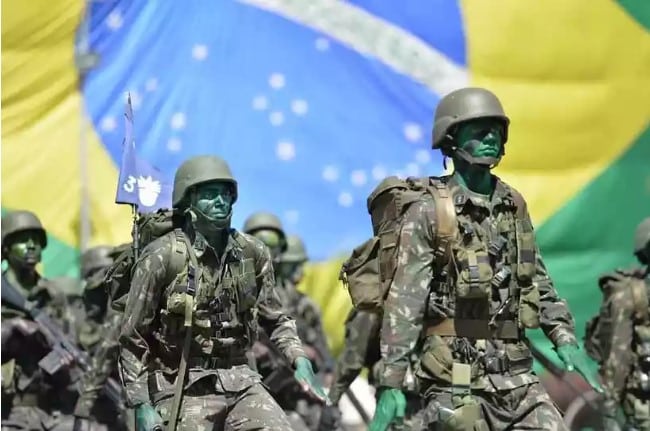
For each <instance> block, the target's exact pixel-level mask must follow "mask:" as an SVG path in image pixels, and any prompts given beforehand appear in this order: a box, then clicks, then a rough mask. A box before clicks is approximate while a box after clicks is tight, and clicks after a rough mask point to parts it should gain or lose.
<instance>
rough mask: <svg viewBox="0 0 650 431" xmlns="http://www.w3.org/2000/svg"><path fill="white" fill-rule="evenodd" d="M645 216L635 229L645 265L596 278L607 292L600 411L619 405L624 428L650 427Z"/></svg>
mask: <svg viewBox="0 0 650 431" xmlns="http://www.w3.org/2000/svg"><path fill="white" fill-rule="evenodd" d="M649 244H650V218H649V219H647V220H646V221H645V224H643V223H642V224H641V225H640V226H639V228H638V229H637V247H636V250H635V251H636V253H637V255H638V256H639V258H640V260H641V261H642V263H645V265H646V266H645V267H643V268H639V269H637V270H634V271H617V272H615V273H614V274H610V275H606V276H604V277H602V278H601V280H600V282H601V287H602V288H603V290H605V291H607V290H610V291H611V297H610V298H609V299H608V300H607V304H608V305H607V306H606V307H602V308H601V315H600V322H601V323H600V324H601V325H602V327H601V328H600V336H601V337H603V339H602V340H601V345H602V346H606V348H605V349H604V351H603V358H602V359H603V361H602V364H601V368H600V373H601V376H602V380H603V387H604V389H605V403H604V406H605V409H604V410H605V411H604V413H605V416H608V417H610V418H616V416H617V412H618V409H619V407H620V408H622V410H623V413H624V415H625V418H626V426H627V427H629V429H639V430H650V317H649V314H650V308H649V307H650V306H649V305H648V299H649V298H650V278H649V275H648V266H647V265H648V258H647V256H646V255H645V254H646V253H647V251H646V250H647V248H648V245H649Z"/></svg>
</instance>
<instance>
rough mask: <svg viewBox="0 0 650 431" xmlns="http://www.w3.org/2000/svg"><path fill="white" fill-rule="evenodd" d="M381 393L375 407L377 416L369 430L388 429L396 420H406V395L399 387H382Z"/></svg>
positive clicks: (398, 421) (381, 430)
mask: <svg viewBox="0 0 650 431" xmlns="http://www.w3.org/2000/svg"><path fill="white" fill-rule="evenodd" d="M379 390H380V391H381V395H380V396H379V401H378V402H377V407H376V408H375V416H374V417H373V418H372V422H370V425H369V427H368V430H369V431H386V430H387V429H388V427H389V426H390V424H391V423H392V422H393V421H395V422H396V423H398V424H400V423H402V422H403V421H404V412H405V410H406V397H405V396H404V393H403V392H402V391H400V390H399V389H394V388H380V389H379Z"/></svg>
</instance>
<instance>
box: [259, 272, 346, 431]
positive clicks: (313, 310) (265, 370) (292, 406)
mask: <svg viewBox="0 0 650 431" xmlns="http://www.w3.org/2000/svg"><path fill="white" fill-rule="evenodd" d="M276 292H277V294H278V295H279V297H280V299H281V300H282V303H283V304H286V307H287V310H288V312H289V314H290V315H291V316H293V317H294V318H295V319H296V327H297V329H298V336H299V337H300V341H301V342H302V345H303V349H304V350H305V352H306V354H307V357H308V358H309V359H310V360H311V361H312V363H313V364H315V368H316V371H317V372H319V374H320V375H321V376H322V375H323V374H324V373H328V372H331V371H332V368H333V366H332V363H333V359H332V357H331V355H330V353H329V348H328V345H327V338H326V335H325V332H324V331H323V325H322V323H321V319H320V316H321V313H320V309H319V307H318V305H316V303H315V302H313V301H312V300H311V299H310V298H309V297H308V296H307V295H305V294H304V293H302V292H299V291H298V290H297V289H296V287H295V286H293V285H292V284H291V283H290V282H289V281H287V280H279V281H278V282H277V284H276ZM258 343H259V344H262V345H259V344H258ZM265 344H266V340H261V341H259V342H256V346H254V348H253V354H254V356H255V360H256V363H257V370H258V371H259V373H260V374H261V375H262V378H263V379H264V382H265V384H266V385H267V387H268V388H269V392H270V394H271V395H272V396H273V398H274V399H275V400H276V401H277V402H278V404H279V405H280V407H282V409H283V410H284V411H285V412H286V414H287V416H288V418H289V422H290V423H291V426H292V428H293V429H294V430H314V429H316V427H317V425H318V420H319V417H320V412H321V409H322V404H320V403H318V402H316V401H315V400H314V399H313V398H311V397H310V396H309V395H308V394H306V393H305V392H304V391H303V390H302V388H301V387H300V385H299V384H298V382H296V381H295V379H294V378H293V375H292V374H291V373H283V374H280V373H279V370H276V369H275V368H277V367H278V366H280V367H284V366H285V365H284V364H283V363H282V361H281V360H277V361H274V360H272V358H271V356H272V355H274V352H273V351H272V350H271V349H270V348H269V347H268V346H266V345H265ZM274 372H275V373H278V374H280V375H284V376H286V378H285V379H283V381H276V380H275V379H272V378H270V375H271V374H272V373H274Z"/></svg>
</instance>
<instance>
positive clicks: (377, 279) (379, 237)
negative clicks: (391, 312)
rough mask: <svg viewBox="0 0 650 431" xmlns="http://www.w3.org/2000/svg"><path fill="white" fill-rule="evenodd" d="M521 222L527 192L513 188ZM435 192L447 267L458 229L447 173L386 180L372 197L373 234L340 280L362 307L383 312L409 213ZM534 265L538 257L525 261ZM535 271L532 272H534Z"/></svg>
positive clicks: (438, 252) (439, 250)
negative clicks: (407, 213)
mask: <svg viewBox="0 0 650 431" xmlns="http://www.w3.org/2000/svg"><path fill="white" fill-rule="evenodd" d="M509 190H510V192H511V195H512V199H513V201H514V205H515V207H516V212H515V219H516V221H517V222H519V221H521V220H523V219H524V217H525V215H526V210H525V208H526V206H525V201H524V199H523V197H522V196H521V195H520V194H519V192H517V191H516V190H514V189H512V188H509ZM427 195H429V196H431V198H432V199H433V201H434V203H435V223H436V237H435V244H434V260H435V262H434V264H435V266H436V268H443V267H445V266H446V264H447V263H448V262H449V260H450V258H451V255H452V246H453V244H454V242H455V241H456V238H457V234H458V221H457V217H456V207H455V205H454V202H453V199H452V195H451V192H450V190H449V188H448V187H447V184H446V178H445V177H425V178H413V177H410V178H407V179H406V180H402V179H400V178H398V177H395V176H391V177H388V178H386V179H384V180H383V181H382V182H381V183H380V184H379V185H378V186H377V187H376V188H375V189H374V190H373V192H372V193H371V194H370V196H369V197H368V200H367V208H368V213H369V214H370V217H371V221H372V227H373V237H372V238H370V239H369V240H367V241H366V242H364V243H363V244H361V245H360V246H358V247H357V248H355V249H354V250H353V251H352V254H351V255H350V257H349V258H348V259H347V260H346V261H345V262H344V263H343V265H342V268H341V272H340V275H339V279H340V280H341V281H343V283H344V285H345V286H346V287H347V288H348V292H349V294H350V297H351V299H352V305H353V306H354V307H355V308H357V309H363V310H373V311H380V310H381V309H382V308H383V303H384V300H385V298H386V295H387V294H388V290H389V288H390V285H391V283H392V281H393V278H394V276H395V270H396V269H397V247H398V240H399V235H400V230H401V226H402V224H403V218H404V214H405V213H406V211H407V210H408V208H409V207H410V206H411V205H412V204H413V203H415V202H417V201H419V200H421V199H423V198H425V197H426V196H427ZM531 264H532V265H534V263H533V262H531V263H527V264H526V265H528V266H530V265H531ZM529 272H530V271H529Z"/></svg>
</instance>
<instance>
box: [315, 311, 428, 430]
mask: <svg viewBox="0 0 650 431" xmlns="http://www.w3.org/2000/svg"><path fill="white" fill-rule="evenodd" d="M381 317H382V316H381V314H378V313H377V312H374V311H367V310H357V309H354V308H353V309H352V310H350V313H349V314H348V317H347V319H346V321H345V342H344V345H343V352H341V355H340V356H339V358H338V360H337V362H336V371H335V375H334V382H333V383H332V387H331V388H330V392H329V394H328V395H329V397H330V400H331V401H332V404H334V405H337V404H338V403H339V401H340V400H341V397H342V396H343V394H344V393H345V392H346V391H347V390H348V389H349V388H350V385H352V382H353V381H354V380H355V379H356V378H357V377H358V376H359V374H360V373H361V370H362V369H363V368H368V369H369V371H370V372H369V373H368V382H369V383H370V385H372V386H375V387H377V385H376V383H377V381H378V377H379V375H380V374H381V372H382V370H383V366H382V361H381V359H380V356H379V331H380V325H381ZM407 380H408V379H407ZM413 383H414V382H413ZM406 389H407V390H406V391H405V395H406V412H405V415H404V422H403V424H402V426H401V427H400V429H402V430H418V429H421V428H422V427H421V425H420V418H419V417H416V413H418V412H420V411H421V410H422V408H423V403H422V398H421V397H420V396H419V395H418V394H417V393H416V392H415V391H414V389H415V388H414V387H410V388H406Z"/></svg>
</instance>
